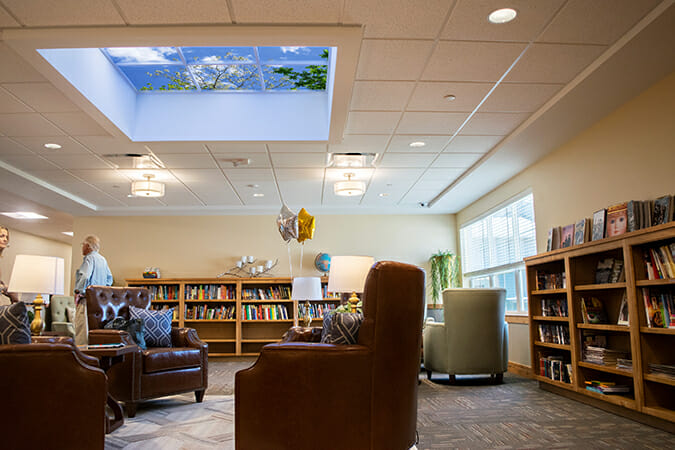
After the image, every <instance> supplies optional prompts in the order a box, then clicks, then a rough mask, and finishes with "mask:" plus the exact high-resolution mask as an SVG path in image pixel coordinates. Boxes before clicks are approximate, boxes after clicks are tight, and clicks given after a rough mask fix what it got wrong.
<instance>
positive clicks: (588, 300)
mask: <svg viewBox="0 0 675 450" xmlns="http://www.w3.org/2000/svg"><path fill="white" fill-rule="evenodd" d="M581 317H582V319H583V321H584V323H607V313H606V312H605V307H604V305H603V304H602V301H601V300H600V299H599V298H597V297H582V298H581Z"/></svg>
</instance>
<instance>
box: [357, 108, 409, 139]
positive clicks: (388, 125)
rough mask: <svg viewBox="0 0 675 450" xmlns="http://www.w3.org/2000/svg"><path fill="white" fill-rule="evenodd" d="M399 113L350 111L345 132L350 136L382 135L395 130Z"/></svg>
mask: <svg viewBox="0 0 675 450" xmlns="http://www.w3.org/2000/svg"><path fill="white" fill-rule="evenodd" d="M400 117H401V113H400V112H374V111H373V112H361V111H352V112H350V113H349V116H348V118H347V132H348V133H350V134H384V133H391V132H393V131H394V128H396V124H397V123H398V120H399V118H400Z"/></svg>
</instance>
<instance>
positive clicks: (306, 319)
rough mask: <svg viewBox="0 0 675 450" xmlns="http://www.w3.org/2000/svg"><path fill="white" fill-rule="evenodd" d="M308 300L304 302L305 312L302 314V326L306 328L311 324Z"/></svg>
mask: <svg viewBox="0 0 675 450" xmlns="http://www.w3.org/2000/svg"><path fill="white" fill-rule="evenodd" d="M309 308H310V304H309V300H308V301H306V302H305V314H304V315H303V316H302V326H303V327H305V328H307V327H309V326H311V325H312V315H311V314H310V313H309Z"/></svg>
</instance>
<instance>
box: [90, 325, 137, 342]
mask: <svg viewBox="0 0 675 450" xmlns="http://www.w3.org/2000/svg"><path fill="white" fill-rule="evenodd" d="M118 342H122V343H123V344H126V345H136V343H135V342H134V340H133V339H132V338H131V336H130V335H129V333H127V332H126V331H122V330H112V329H105V328H101V329H96V330H89V343H90V344H116V343H118Z"/></svg>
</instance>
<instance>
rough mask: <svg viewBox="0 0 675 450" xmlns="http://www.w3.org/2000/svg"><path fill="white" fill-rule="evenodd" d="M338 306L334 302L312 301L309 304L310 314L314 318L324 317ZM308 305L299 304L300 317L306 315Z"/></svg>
mask: <svg viewBox="0 0 675 450" xmlns="http://www.w3.org/2000/svg"><path fill="white" fill-rule="evenodd" d="M335 308H336V305H335V304H333V303H324V304H321V303H310V304H309V315H310V316H311V317H314V318H321V319H322V318H323V316H324V314H328V313H329V312H331V311H333V310H334V309H335ZM306 309H307V305H305V304H304V303H300V304H299V305H298V315H299V316H300V317H304V316H305V310H306Z"/></svg>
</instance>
